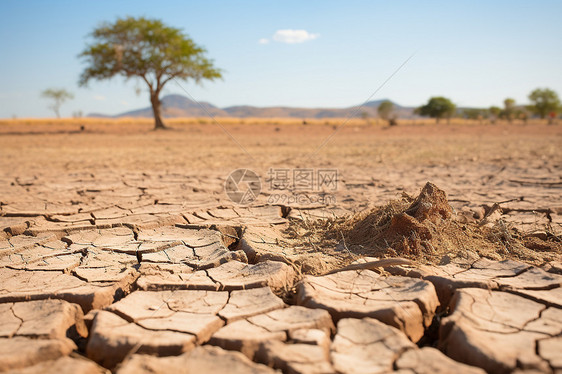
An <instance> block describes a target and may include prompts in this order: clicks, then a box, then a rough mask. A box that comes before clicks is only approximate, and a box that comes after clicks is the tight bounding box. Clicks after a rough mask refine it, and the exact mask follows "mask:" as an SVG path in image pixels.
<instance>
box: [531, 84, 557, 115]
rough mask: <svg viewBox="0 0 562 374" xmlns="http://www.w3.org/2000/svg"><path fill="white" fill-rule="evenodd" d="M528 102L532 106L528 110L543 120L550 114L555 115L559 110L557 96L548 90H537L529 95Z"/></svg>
mask: <svg viewBox="0 0 562 374" xmlns="http://www.w3.org/2000/svg"><path fill="white" fill-rule="evenodd" d="M529 100H531V102H532V103H533V105H529V107H528V109H529V110H530V111H531V112H533V113H534V114H536V115H538V116H539V117H541V118H545V117H546V116H547V115H549V114H550V113H557V112H558V111H559V110H560V99H559V98H558V94H557V93H556V92H554V91H553V90H550V89H548V88H545V89H540V88H537V89H536V90H534V91H533V92H531V93H530V94H529Z"/></svg>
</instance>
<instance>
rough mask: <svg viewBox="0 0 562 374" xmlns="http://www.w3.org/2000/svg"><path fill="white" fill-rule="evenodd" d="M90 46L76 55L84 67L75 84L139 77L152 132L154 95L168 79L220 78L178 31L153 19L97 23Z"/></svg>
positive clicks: (157, 115)
mask: <svg viewBox="0 0 562 374" xmlns="http://www.w3.org/2000/svg"><path fill="white" fill-rule="evenodd" d="M91 37H92V38H93V40H94V41H93V43H92V44H90V45H88V46H87V47H86V49H85V50H84V51H83V52H82V53H81V54H80V55H79V57H81V58H82V59H84V60H85V61H86V62H87V64H88V66H87V67H86V69H85V70H84V72H83V73H82V75H81V76H80V85H86V84H87V83H88V81H90V80H91V79H96V80H103V79H110V78H112V77H114V76H117V75H121V76H123V77H125V79H130V78H139V79H141V80H142V81H144V82H145V83H146V84H147V86H148V89H149V91H150V103H151V105H152V111H153V114H154V128H155V129H164V128H166V126H165V125H164V122H163V121H162V115H161V107H162V104H161V101H160V93H161V92H162V88H163V87H164V85H165V84H166V83H168V82H169V81H170V80H172V79H179V80H184V81H185V80H188V79H192V80H194V81H195V82H196V83H199V82H201V80H203V79H208V80H214V79H216V78H221V72H220V70H219V69H216V68H215V67H214V66H213V63H212V61H211V60H209V59H207V58H206V57H205V53H206V51H205V49H204V48H202V47H200V46H198V45H197V44H195V43H194V42H193V40H191V39H190V38H189V37H188V36H187V35H185V34H183V33H182V31H181V30H180V29H177V28H174V27H170V26H166V25H165V24H164V23H163V22H162V21H160V20H157V19H147V18H144V17H140V18H134V17H127V18H118V19H117V20H116V21H115V22H114V23H107V22H106V23H103V24H101V25H100V26H99V27H97V28H96V29H94V31H93V32H92V33H91Z"/></svg>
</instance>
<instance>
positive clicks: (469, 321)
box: [0, 128, 562, 374]
mask: <svg viewBox="0 0 562 374" xmlns="http://www.w3.org/2000/svg"><path fill="white" fill-rule="evenodd" d="M414 130H415V131H422V130H416V129H414ZM1 131H2V129H0V132H1ZM100 131H101V130H100ZM104 131H105V130H104ZM207 131H209V130H205V129H201V133H200V134H198V135H197V134H196V133H187V132H180V133H176V134H172V135H170V134H144V135H143V136H140V135H136V134H128V133H125V134H124V135H123V134H121V136H125V138H126V139H127V140H128V141H129V142H138V143H139V144H143V145H144V146H146V147H148V145H150V146H151V147H155V148H158V147H161V145H158V144H159V143H158V142H166V144H170V146H171V147H172V149H173V150H175V151H177V152H178V154H177V155H176V156H174V157H172V156H166V154H165V153H159V154H158V156H154V154H152V156H154V157H153V158H152V159H151V158H150V157H148V156H147V154H150V153H151V152H147V154H144V153H142V152H138V151H139V149H140V148H135V147H142V146H138V145H137V146H135V147H133V146H132V145H131V144H132V143H125V144H123V140H119V139H117V138H118V137H115V134H107V133H104V132H103V131H101V132H99V133H95V132H94V133H91V134H83V135H76V137H74V138H71V137H67V136H65V135H64V134H63V135H46V136H48V137H49V139H50V143H46V144H39V145H37V147H39V149H41V150H42V151H43V152H44V153H45V154H46V155H53V154H57V153H56V152H58V151H57V150H56V149H59V150H60V149H66V151H60V152H61V157H60V158H56V157H53V160H52V164H50V165H49V166H48V167H39V165H40V164H39V161H40V158H41V157H43V156H41V157H40V156H39V154H33V153H32V152H30V151H29V150H28V151H27V152H26V151H24V150H23V149H22V150H18V149H16V148H14V147H13V146H11V145H10V144H9V141H10V139H9V138H10V137H16V136H15V135H8V136H5V137H2V138H0V146H2V147H3V148H2V150H1V151H0V152H5V154H6V155H7V157H2V158H1V159H0V168H1V170H2V172H3V173H2V175H0V371H1V372H13V373H16V372H17V373H61V372H65V371H68V372H77V373H106V372H108V371H111V372H116V373H121V374H123V373H125V374H126V373H170V372H180V371H183V372H186V373H194V372H217V373H220V372H232V373H237V372H240V373H248V372H250V373H253V372H255V373H272V372H283V373H387V372H399V373H435V372H442V373H450V372H459V373H465V372H466V373H483V372H506V373H508V372H526V371H527V372H543V373H551V372H560V371H562V354H561V352H562V339H561V336H562V302H561V300H562V265H561V257H560V252H559V250H557V249H556V247H552V246H545V243H552V242H553V241H552V240H551V239H552V237H551V236H552V235H560V231H559V230H560V224H561V223H562V220H561V218H560V213H562V205H561V203H560V185H559V183H560V182H559V179H556V178H559V175H558V174H560V161H561V160H560V155H559V154H557V153H556V152H554V151H552V149H551V148H552V145H553V144H555V143H557V144H560V139H559V138H560V134H558V133H557V131H559V130H556V129H552V128H546V130H545V131H546V132H547V134H548V136H545V135H542V136H543V137H544V138H543V137H540V136H539V135H534V134H535V132H534V131H530V130H529V133H526V132H525V131H526V130H524V129H523V130H521V129H516V131H515V132H516V134H515V135H513V134H507V135H506V134H504V133H501V132H499V133H498V131H499V130H498V129H497V128H496V129H493V131H492V135H491V140H490V139H487V140H486V139H484V140H482V142H483V145H481V146H480V147H482V148H476V150H477V151H478V150H480V151H481V152H480V151H478V152H480V153H478V152H477V153H478V157H480V159H481V160H482V162H481V163H479V162H475V161H473V160H472V159H470V158H467V157H466V156H467V154H459V156H458V157H460V159H459V160H457V161H455V162H454V163H453V162H452V161H451V162H450V163H447V162H446V161H444V160H446V159H447V158H448V157H449V156H451V155H450V154H449V153H447V152H444V153H443V151H439V152H442V154H441V155H438V156H436V157H437V158H436V159H435V160H428V159H424V160H416V157H414V156H411V158H410V156H403V155H399V154H400V152H401V151H404V150H405V149H406V148H408V147H412V144H414V146H413V147H414V148H415V146H417V147H418V148H420V149H422V150H423V149H425V151H427V152H429V151H430V150H431V147H429V148H428V145H427V144H425V143H423V142H420V141H419V140H416V139H415V138H414V137H413V135H404V134H400V136H398V135H399V134H394V135H393V133H392V132H393V131H396V130H394V129H391V130H388V131H389V132H388V133H383V132H382V130H376V129H375V130H364V129H360V130H358V134H356V133H355V132H353V131H350V132H348V133H344V134H343V135H342V139H343V140H346V141H348V142H349V143H350V144H347V143H341V144H339V145H340V146H341V149H339V150H337V151H336V150H333V149H331V150H329V151H328V154H329V155H330V157H334V155H335V156H338V155H339V156H341V157H340V158H339V159H340V160H341V163H340V164H338V165H337V167H338V168H339V170H340V176H339V178H340V179H341V183H340V185H339V188H338V190H337V191H335V192H334V194H335V196H336V197H337V204H327V205H322V204H308V205H306V204H305V205H303V204H297V203H271V202H268V198H269V197H271V191H268V190H267V189H266V191H265V192H264V194H262V196H260V199H259V200H258V201H257V202H256V203H254V204H253V205H251V206H239V205H236V204H233V203H232V202H230V201H229V200H228V198H227V196H226V195H225V194H224V193H223V192H222V188H223V184H224V180H225V178H226V176H227V175H228V172H229V171H230V170H231V169H229V168H230V166H234V165H235V164H237V163H240V162H241V160H242V156H241V155H238V154H237V153H236V152H234V151H233V150H232V148H228V147H230V146H227V145H226V141H224V140H219V141H218V143H216V144H215V145H213V146H212V147H216V148H212V147H211V148H209V149H202V150H201V153H200V154H197V155H194V154H191V153H189V154H188V153H183V152H187V151H185V150H184V143H183V142H182V141H180V140H181V139H182V138H186V139H187V137H189V136H195V137H199V138H198V139H199V140H201V141H202V142H203V141H205V139H207V138H206V137H207V136H209V137H210V136H211V135H213V136H216V134H214V133H211V132H207ZM233 131H235V130H233ZM240 131H245V130H244V129H241V130H240ZM260 131H262V132H260ZM260 131H258V132H257V133H256V134H255V135H254V136H255V138H253V139H255V140H256V142H261V143H262V145H261V146H260V147H258V146H255V145H250V146H249V147H248V148H249V149H250V151H255V152H256V154H257V155H258V156H263V157H262V160H263V162H264V163H266V162H271V165H273V166H275V165H280V164H281V163H282V160H283V157H281V156H280V155H281V154H282V153H283V152H284V151H286V152H288V153H290V154H296V150H295V149H293V148H291V147H292V146H287V147H288V148H284V147H285V146H283V145H281V143H282V142H284V141H286V140H287V139H289V138H291V137H289V136H288V135H283V133H282V132H281V134H280V135H279V138H277V139H273V138H271V134H270V133H269V132H272V131H270V130H267V131H269V132H267V131H266V130H260ZM323 131H326V130H323ZM368 131H373V133H363V132H368ZM377 131H379V132H377ZM415 131H414V132H415ZM423 131H427V132H428V133H427V134H425V135H427V136H428V139H431V138H432V137H435V136H436V135H435V133H433V132H432V131H433V130H431V129H426V130H423ZM447 131H449V130H447ZM463 131H465V132H466V131H468V130H466V129H461V132H463ZM517 131H519V132H523V135H521V134H519V135H517ZM294 132H298V134H299V137H300V136H302V137H303V138H306V137H308V138H310V139H316V138H315V137H317V136H318V135H316V134H315V133H314V132H313V131H312V130H310V129H294ZM301 132H302V133H301ZM294 135H295V134H294V133H293V135H291V136H294ZM151 136H154V137H153V138H150V137H151ZM284 136H286V137H287V138H284ZM369 136H370V137H371V139H372V140H373V141H375V142H379V143H377V144H379V145H381V147H382V148H381V150H380V154H379V156H380V157H378V156H377V157H378V158H377V157H375V156H374V155H373V154H372V153H369V152H373V151H372V150H369V149H370V148H369V146H368V145H366V144H365V141H364V139H362V138H363V137H369ZM404 136H406V139H409V140H411V141H412V144H409V145H404V144H403V139H404ZM408 136H410V138H408ZM444 136H445V138H446V140H447V141H453V144H455V143H454V138H453V137H452V135H451V137H450V138H447V136H448V135H444ZM462 136H463V137H464V138H463V139H465V140H466V139H467V138H468V139H475V135H474V134H472V135H471V134H470V133H463V134H462ZM517 136H519V137H522V136H524V137H526V138H529V139H531V140H530V142H531V145H528V144H527V145H521V144H520V146H519V148H518V149H517V152H519V153H517V152H515V151H514V150H513V149H511V148H510V147H513V146H512V145H510V143H509V142H507V141H505V142H504V140H503V138H504V137H505V138H507V139H508V140H510V141H516V140H517V139H521V138H517ZM533 136H535V138H533ZM82 137H84V138H82ZM556 137H558V138H556ZM176 138H177V139H176ZM379 138H382V140H380V139H379ZM546 138H549V139H546ZM38 139H41V138H40V137H37V136H36V135H34V136H31V135H30V138H28V139H26V141H31V142H32V143H33V142H34V141H38ZM376 139H379V140H376ZM439 139H440V138H438V139H433V140H431V141H429V142H430V145H431V144H433V145H435V146H437V145H443V144H444V143H441V140H439ZM514 139H515V140H514ZM552 139H555V140H554V141H553V140H552ZM207 140H208V139H207ZM85 141H88V142H90V141H92V142H93V145H91V147H89V148H87V149H86V150H85V151H84V152H79V151H78V148H79V147H80V145H81V144H82V145H83V143H81V142H85ZM517 141H518V140H517ZM105 142H108V144H110V145H123V148H120V150H116V151H115V152H116V154H114V155H109V154H106V153H107V152H106V151H107V149H108V148H107V145H105ZM301 142H302V141H301ZM385 142H386V143H385ZM432 142H433V143H432ZM64 144H67V146H68V148H64V147H63V145H64ZM299 144H300V145H299ZM303 144H305V143H304V142H303V143H298V142H297V145H296V146H295V147H297V148H298V147H302V146H303ZM385 144H386V145H385ZM498 144H502V146H504V147H507V148H506V149H507V150H504V151H502V152H499V151H497V152H496V151H494V152H496V153H494V154H492V153H490V150H491V149H495V148H494V147H495V146H498ZM493 146H494V147H493ZM57 147H58V148H57ZM220 147H223V148H224V149H221V150H222V151H223V154H225V155H229V156H231V160H230V161H220V160H219V158H218V157H217V156H213V152H214V151H216V150H217V149H218V148H220ZM264 147H274V148H275V147H277V148H275V149H277V150H280V151H283V152H280V153H279V155H277V156H275V155H273V154H265V153H262V152H263V151H260V149H262V148H264ZM354 147H355V148H354ZM385 147H386V148H385ZM423 147H426V148H423ZM549 147H550V148H549ZM55 148H56V149H55ZM116 149H117V148H116ZM147 149H148V148H147ZM158 149H159V150H160V151H162V152H163V150H162V149H160V148H158ZM213 149H214V151H213ZM549 149H550V151H549ZM354 150H355V151H357V152H358V154H355V153H354ZM55 151H56V152H55ZM53 152H54V153H53ZM192 152H193V151H192ZM337 152H340V153H337ZM361 152H364V153H361ZM412 152H414V151H412ZM436 152H437V151H436ZM439 152H437V153H439ZM510 152H511V153H510ZM533 152H535V153H537V154H540V156H536V155H535V156H533V157H530V156H532V155H533ZM541 152H542V153H541ZM549 152H550V153H549ZM453 153H454V152H453ZM3 155H4V153H3ZM178 155H179V156H183V157H185V159H181V157H179V158H180V159H181V160H179V161H178ZM365 155H367V156H369V157H371V159H369V158H368V157H367V158H365V157H366V156H365ZM394 156H395V157H397V158H398V161H396V163H393V164H388V165H385V162H386V161H384V160H389V158H390V157H394ZM543 156H544V157H543ZM455 157H457V156H455ZM16 158H17V160H18V162H15V159H16ZM495 158H499V159H500V161H497V160H496V161H494V159H495ZM383 159H384V160H383ZM369 160H371V161H369ZM377 160H383V161H384V162H383V161H381V162H379V161H377ZM301 161H302V160H301ZM178 162H179V163H182V165H180V166H179V167H178V165H176V164H177V163H178ZM221 162H222V163H221ZM315 162H317V163H318V165H333V166H335V165H336V162H335V161H332V160H330V158H329V157H328V156H319V158H318V159H317V160H316V161H315ZM139 163H140V165H143V166H142V167H138V166H137V164H139ZM183 163H185V164H183ZM400 163H401V164H400ZM231 164H232V165H231ZM298 164H300V161H299V160H297V161H291V162H289V165H290V166H291V167H293V166H296V165H298ZM77 165H81V166H80V167H78V166H77ZM188 165H189V167H188ZM213 165H215V166H216V167H213ZM217 165H218V166H217ZM400 165H401V166H400ZM268 166H270V165H266V164H263V165H258V166H257V167H256V169H257V170H260V171H261V170H266V167H268ZM301 166H302V165H301ZM315 166H316V165H311V167H315ZM209 168H210V169H209ZM139 169H142V171H139ZM557 173H558V174H557ZM263 175H266V173H264V174H263ZM427 179H431V180H432V181H433V182H435V183H436V184H437V185H438V186H439V187H441V188H443V189H444V190H445V191H446V192H447V197H448V200H449V203H450V204H451V206H452V208H453V209H452V210H451V214H452V215H453V216H454V217H455V219H456V220H458V222H465V223H466V222H481V223H482V225H487V224H491V223H493V222H495V220H497V218H502V220H503V221H504V222H511V223H513V224H515V225H516V227H517V228H518V229H519V230H520V232H532V236H529V237H527V238H526V239H525V240H527V241H528V243H527V242H526V244H528V245H529V246H530V247H533V248H536V251H537V253H539V254H540V256H539V255H537V258H536V259H533V260H532V261H529V262H522V261H519V260H516V259H513V257H511V256H510V255H509V253H498V254H497V256H495V257H494V256H490V257H488V258H485V257H479V256H475V255H474V253H472V252H469V251H466V254H465V256H464V257H463V256H444V257H443V259H442V261H440V262H439V263H438V264H435V263H415V264H414V265H412V266H407V265H392V266H388V267H385V268H384V269H374V270H367V269H363V270H350V271H342V272H338V273H334V274H327V273H328V272H329V271H330V270H332V269H334V268H337V267H339V266H341V265H342V264H343V263H349V262H352V261H355V262H356V263H360V262H361V261H360V260H359V261H358V256H355V255H354V254H353V253H351V252H349V249H348V248H346V247H345V245H341V246H339V247H334V248H333V250H332V251H331V252H330V251H328V252H323V251H320V250H318V248H316V247H315V246H314V245H311V243H310V242H308V241H307V240H306V238H305V237H302V238H300V239H299V238H295V237H294V236H287V235H286V230H287V229H288V228H290V227H291V225H294V224H295V223H296V224H298V225H306V224H308V223H309V222H312V221H314V222H329V221H330V219H333V218H334V217H343V216H345V215H347V214H352V213H355V212H359V211H362V210H364V209H367V208H369V207H371V206H374V205H383V204H385V203H386V202H387V200H389V199H391V198H396V196H397V194H399V193H401V192H402V191H406V192H408V193H410V194H411V195H416V194H417V193H418V192H419V190H420V189H421V188H422V187H423V185H424V184H425V182H426V181H427ZM263 183H264V184H265V182H263ZM557 183H558V184H557ZM476 185H477V186H476ZM289 192H290V193H291V194H292V193H295V191H289ZM523 195H524V196H525V199H523V200H520V199H519V200H517V198H519V197H520V196H523ZM513 199H515V200H513ZM507 200H513V201H509V202H507V203H502V204H501V208H502V212H501V214H499V216H498V214H496V213H497V212H496V213H494V212H492V213H494V214H496V216H492V215H490V216H489V217H485V215H486V213H487V212H489V211H490V208H491V206H492V204H493V203H494V202H501V201H507ZM424 212H426V213H427V212H429V213H427V217H426V216H424V215H423V214H422V213H420V215H419V216H416V217H415V218H416V219H418V220H420V221H422V220H425V219H428V217H429V219H431V217H430V216H431V214H432V213H431V209H427V210H426V211H424ZM426 213H424V214H426ZM483 219H486V220H487V221H482V220H483ZM545 225H548V230H546V229H545V227H547V226H545ZM530 247H528V248H530ZM506 251H508V248H507V247H506ZM362 254H363V255H364V253H362ZM539 259H544V261H543V263H539ZM373 260H374V259H373Z"/></svg>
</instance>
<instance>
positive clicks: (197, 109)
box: [115, 95, 228, 118]
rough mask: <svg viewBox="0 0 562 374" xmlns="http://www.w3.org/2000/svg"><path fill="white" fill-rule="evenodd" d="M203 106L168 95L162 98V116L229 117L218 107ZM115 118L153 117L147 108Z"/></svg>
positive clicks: (207, 104) (183, 98) (181, 97)
mask: <svg viewBox="0 0 562 374" xmlns="http://www.w3.org/2000/svg"><path fill="white" fill-rule="evenodd" d="M200 104H201V105H199V104H197V103H196V102H195V101H193V100H190V99H188V98H187V97H185V96H182V95H166V96H164V97H163V98H162V116H163V117H165V118H171V117H206V116H208V115H209V114H212V115H213V116H227V115H228V114H226V112H224V111H223V110H222V109H220V108H217V107H216V106H214V105H212V104H209V103H206V102H204V101H203V102H201V103H200ZM115 117H152V108H151V107H146V108H142V109H136V110H131V111H129V112H125V113H121V114H118V115H116V116H115Z"/></svg>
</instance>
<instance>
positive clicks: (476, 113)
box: [462, 108, 482, 119]
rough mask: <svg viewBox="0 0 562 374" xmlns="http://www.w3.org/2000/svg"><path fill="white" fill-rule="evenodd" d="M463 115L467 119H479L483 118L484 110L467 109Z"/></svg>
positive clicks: (463, 111)
mask: <svg viewBox="0 0 562 374" xmlns="http://www.w3.org/2000/svg"><path fill="white" fill-rule="evenodd" d="M462 115H463V117H464V118H467V119H479V118H480V117H481V116H482V110H481V109H476V108H465V109H463V110H462Z"/></svg>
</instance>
